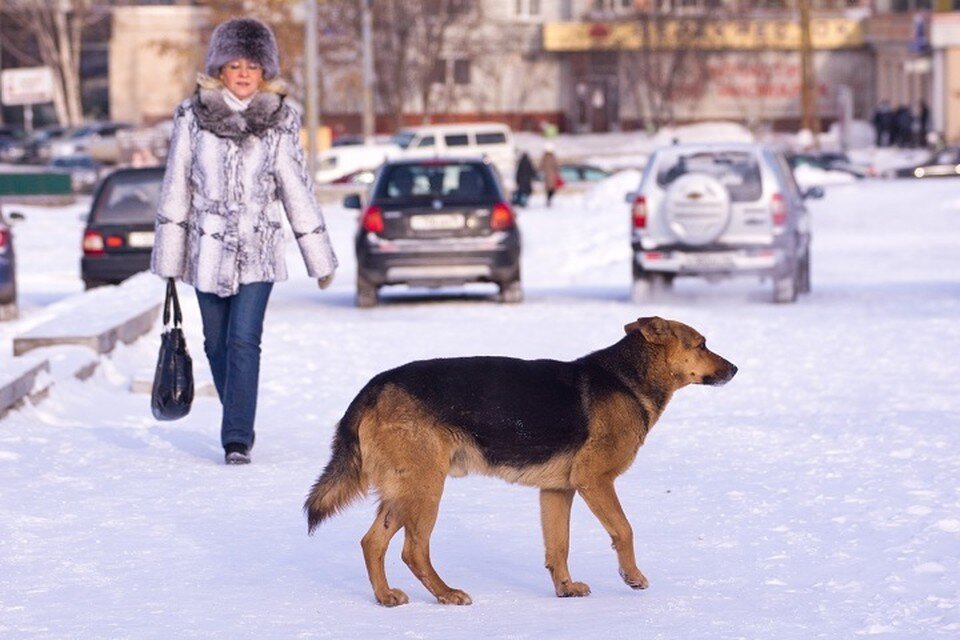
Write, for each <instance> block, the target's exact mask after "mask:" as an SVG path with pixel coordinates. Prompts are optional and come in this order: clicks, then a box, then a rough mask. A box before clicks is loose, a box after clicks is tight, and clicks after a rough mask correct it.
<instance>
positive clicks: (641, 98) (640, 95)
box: [622, 12, 711, 130]
mask: <svg viewBox="0 0 960 640" xmlns="http://www.w3.org/2000/svg"><path fill="white" fill-rule="evenodd" d="M632 20H634V21H635V22H636V25H637V29H638V30H639V34H640V47H639V48H638V49H637V50H634V51H630V52H627V53H625V54H624V56H623V58H622V64H623V72H624V75H625V77H626V79H627V82H628V84H629V85H630V87H631V88H632V95H633V99H634V102H635V105H636V108H637V112H638V113H640V114H641V118H642V119H643V121H644V126H645V128H647V129H648V130H655V129H657V128H658V127H660V126H662V125H664V124H672V123H673V122H674V117H675V114H674V112H673V105H674V103H675V102H676V99H677V98H679V97H681V94H682V97H683V98H685V99H687V100H696V99H697V98H698V97H702V96H703V94H704V87H705V85H706V82H707V80H708V78H709V66H708V57H709V54H708V52H707V51H706V50H704V49H703V48H702V47H700V46H698V45H699V42H700V41H702V40H703V37H704V33H705V30H706V29H707V28H708V27H709V25H710V22H711V16H710V15H709V14H703V15H698V16H684V17H682V18H681V17H677V16H676V15H670V14H668V13H662V12H643V13H638V14H637V15H636V16H634V17H633V18H632Z"/></svg>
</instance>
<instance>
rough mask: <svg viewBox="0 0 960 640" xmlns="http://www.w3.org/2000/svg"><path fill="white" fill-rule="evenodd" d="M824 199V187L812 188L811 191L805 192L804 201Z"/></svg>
mask: <svg viewBox="0 0 960 640" xmlns="http://www.w3.org/2000/svg"><path fill="white" fill-rule="evenodd" d="M822 197H823V187H810V188H809V189H807V190H806V191H804V192H803V199H804V200H807V199H810V198H812V199H814V200H819V199H820V198H822Z"/></svg>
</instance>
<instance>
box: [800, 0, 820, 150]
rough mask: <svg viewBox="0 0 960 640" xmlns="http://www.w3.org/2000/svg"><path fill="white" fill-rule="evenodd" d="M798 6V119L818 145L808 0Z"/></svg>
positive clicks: (815, 85)
mask: <svg viewBox="0 0 960 640" xmlns="http://www.w3.org/2000/svg"><path fill="white" fill-rule="evenodd" d="M797 4H798V5H799V8H800V98H801V99H800V120H801V125H802V126H803V128H804V129H807V130H809V131H810V133H812V134H813V146H814V148H818V147H819V142H818V140H817V137H818V134H819V133H820V114H819V112H818V110H817V75H816V71H815V70H814V68H813V39H812V38H811V36H810V0H798V2H797Z"/></svg>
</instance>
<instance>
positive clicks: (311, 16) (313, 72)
mask: <svg viewBox="0 0 960 640" xmlns="http://www.w3.org/2000/svg"><path fill="white" fill-rule="evenodd" d="M306 3H307V7H306V9H307V18H306V20H305V21H304V29H305V31H306V33H304V38H303V41H304V46H305V47H306V49H307V50H306V55H305V56H304V58H305V62H306V64H305V67H306V71H305V74H306V78H305V79H304V80H305V82H304V84H305V85H306V102H307V104H306V105H304V107H305V111H306V114H305V116H306V118H305V119H306V126H307V171H308V172H309V174H310V179H311V180H315V179H316V176H317V126H318V125H319V120H320V118H319V117H318V114H317V94H318V91H317V44H318V43H317V0H306Z"/></svg>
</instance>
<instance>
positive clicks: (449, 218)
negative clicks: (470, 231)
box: [410, 213, 466, 231]
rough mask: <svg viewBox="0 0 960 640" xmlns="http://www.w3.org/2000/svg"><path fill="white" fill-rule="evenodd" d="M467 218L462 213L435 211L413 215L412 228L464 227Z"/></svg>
mask: <svg viewBox="0 0 960 640" xmlns="http://www.w3.org/2000/svg"><path fill="white" fill-rule="evenodd" d="M465 224H466V218H465V217H464V215H463V214H462V213H435V214H432V215H428V216H411V217H410V228H411V229H413V230H414V231H445V230H448V229H462V228H463V227H464V225H465Z"/></svg>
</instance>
